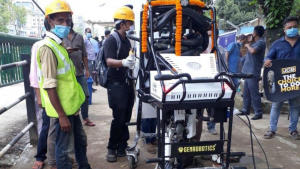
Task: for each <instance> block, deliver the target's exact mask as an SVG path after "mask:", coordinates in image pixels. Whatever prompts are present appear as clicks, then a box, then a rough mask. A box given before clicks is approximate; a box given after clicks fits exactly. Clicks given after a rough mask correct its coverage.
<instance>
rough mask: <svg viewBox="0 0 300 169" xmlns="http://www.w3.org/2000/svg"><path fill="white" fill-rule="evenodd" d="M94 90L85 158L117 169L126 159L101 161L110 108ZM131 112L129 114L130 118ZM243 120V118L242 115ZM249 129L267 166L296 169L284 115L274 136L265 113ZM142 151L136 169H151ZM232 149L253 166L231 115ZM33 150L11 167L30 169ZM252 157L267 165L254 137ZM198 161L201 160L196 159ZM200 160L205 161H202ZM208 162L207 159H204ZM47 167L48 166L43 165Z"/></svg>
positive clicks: (244, 132) (294, 144)
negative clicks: (268, 134) (267, 135)
mask: <svg viewBox="0 0 300 169" xmlns="http://www.w3.org/2000/svg"><path fill="white" fill-rule="evenodd" d="M96 88H97V89H98V90H97V91H96V92H95V93H93V105H91V106H90V119H91V120H92V121H93V122H95V123H96V126H95V127H87V126H84V129H85V131H86V133H87V136H88V159H89V162H90V164H91V166H92V168H93V169H119V168H128V164H127V159H126V158H120V159H118V162H117V163H108V162H106V160H105V155H106V144H107V140H108V135H109V129H110V122H111V118H112V117H111V111H110V109H109V107H108V104H107V96H106V90H104V89H103V88H101V87H96ZM134 116H135V115H134V113H133V117H134ZM242 118H243V119H245V117H242ZM251 122H252V126H253V131H254V132H255V134H256V136H257V137H258V139H259V141H260V142H261V144H262V146H263V148H264V150H265V152H266V154H267V157H268V159H269V163H270V168H273V169H274V168H280V169H298V168H300V151H299V146H300V140H292V139H291V138H290V137H289V133H288V120H287V115H286V114H283V115H281V116H280V119H279V124H278V126H279V129H278V134H277V136H276V137H275V138H274V139H271V140H265V139H263V134H264V133H265V132H266V131H267V130H268V124H269V116H268V115H267V114H265V115H264V118H263V119H262V120H258V121H251ZM203 128H204V132H203V133H202V137H201V138H202V139H203V140H209V139H213V138H215V137H216V136H212V135H210V134H208V133H207V132H206V125H204V127H203ZM134 129H135V128H134V127H131V128H130V130H131V136H132V137H131V139H132V138H133V136H134ZM140 147H142V148H141V149H142V152H141V156H140V162H139V164H138V168H139V169H151V168H154V164H145V159H147V158H149V157H151V155H150V154H148V153H146V152H145V151H144V146H143V144H142V143H141V144H140ZM232 151H245V152H246V154H247V155H246V157H243V158H242V159H241V161H240V163H238V164H234V165H238V166H247V167H248V169H251V168H253V164H252V158H251V146H250V136H249V129H248V128H247V126H246V125H245V124H243V122H242V121H241V120H240V119H239V118H237V117H234V123H233V141H232ZM35 152H36V149H35V147H32V146H27V147H26V149H25V151H24V152H23V153H22V154H21V155H20V158H19V160H17V161H16V165H14V166H13V167H11V169H30V168H31V167H32V164H33V162H34V158H33V157H34V154H35ZM254 152H255V154H254V156H255V160H256V163H257V165H256V168H257V169H265V168H267V166H266V163H265V159H264V156H263V153H262V151H261V150H260V148H259V146H258V144H257V143H256V141H255V140H254ZM200 161H201V160H200ZM202 162H203V163H207V161H205V160H202ZM208 163H210V162H208ZM45 168H46V169H48V167H47V166H46V167H45Z"/></svg>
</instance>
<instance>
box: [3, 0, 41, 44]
mask: <svg viewBox="0 0 300 169" xmlns="http://www.w3.org/2000/svg"><path fill="white" fill-rule="evenodd" d="M12 2H13V3H14V4H15V5H17V6H22V7H24V8H25V9H26V10H27V15H26V24H25V25H24V26H23V27H22V28H21V29H18V28H16V26H15V24H14V23H11V24H10V25H9V26H8V29H9V33H10V34H15V35H16V34H17V32H18V33H19V34H18V35H20V36H27V37H37V38H39V37H41V36H42V35H43V34H44V32H45V29H44V15H43V14H42V12H41V11H40V10H39V9H38V8H37V7H36V6H35V4H34V3H33V2H32V1H31V0H13V1H12ZM16 29H17V31H16Z"/></svg>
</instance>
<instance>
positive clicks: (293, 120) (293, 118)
mask: <svg viewBox="0 0 300 169" xmlns="http://www.w3.org/2000/svg"><path fill="white" fill-rule="evenodd" d="M288 102H289V107H290V125H289V131H290V132H293V131H296V130H297V124H298V119H299V112H300V97H296V98H294V99H290V100H288ZM282 104H283V102H273V103H272V108H271V113H270V130H271V131H273V132H276V131H277V123H278V119H279V115H280V108H281V106H282Z"/></svg>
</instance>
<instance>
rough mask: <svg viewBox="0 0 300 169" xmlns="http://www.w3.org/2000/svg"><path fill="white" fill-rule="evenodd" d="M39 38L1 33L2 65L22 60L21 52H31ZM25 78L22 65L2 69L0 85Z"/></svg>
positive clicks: (0, 53) (0, 61) (0, 51)
mask: <svg viewBox="0 0 300 169" xmlns="http://www.w3.org/2000/svg"><path fill="white" fill-rule="evenodd" d="M38 40H39V39H34V38H26V37H20V36H13V35H9V34H4V33H0V65H6V64H11V63H14V62H19V61H21V58H20V54H30V50H31V46H32V44H33V43H34V42H36V41H38ZM0 70H1V69H0ZM23 79H24V77H23V73H22V67H18V66H17V67H12V68H11V69H5V70H2V71H0V87H3V86H7V85H11V84H15V83H19V82H22V81H23Z"/></svg>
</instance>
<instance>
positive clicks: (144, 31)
mask: <svg viewBox="0 0 300 169" xmlns="http://www.w3.org/2000/svg"><path fill="white" fill-rule="evenodd" d="M148 10H149V5H148V3H147V4H145V5H144V10H143V15H142V44H141V45H142V52H143V53H145V52H147V51H148V48H147V39H148V32H147V25H148Z"/></svg>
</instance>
